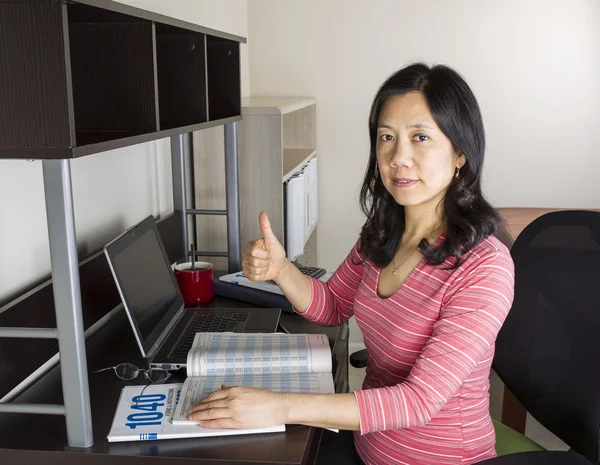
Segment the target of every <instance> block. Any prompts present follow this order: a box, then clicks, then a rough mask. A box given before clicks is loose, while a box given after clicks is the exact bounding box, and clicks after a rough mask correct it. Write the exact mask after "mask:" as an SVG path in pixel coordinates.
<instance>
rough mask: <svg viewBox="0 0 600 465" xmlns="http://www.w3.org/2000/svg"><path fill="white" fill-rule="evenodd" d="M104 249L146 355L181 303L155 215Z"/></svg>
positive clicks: (139, 342)
mask: <svg viewBox="0 0 600 465" xmlns="http://www.w3.org/2000/svg"><path fill="white" fill-rule="evenodd" d="M104 250H105V253H106V256H107V259H108V261H109V265H110V268H111V271H112V274H113V277H114V279H115V282H116V284H117V287H118V289H119V293H120V294H121V299H122V301H123V305H124V306H125V309H126V311H127V314H128V316H129V320H130V323H131V325H132V327H133V329H134V332H135V333H136V338H137V340H138V344H139V345H140V348H141V349H142V352H143V354H144V356H147V354H148V351H149V350H150V349H151V348H152V346H153V345H154V344H155V343H156V342H157V340H158V338H159V337H160V335H161V333H162V332H163V331H164V330H165V328H166V327H167V326H168V324H169V322H170V321H171V320H172V318H173V317H174V316H175V314H176V313H177V311H178V310H179V309H180V308H181V307H182V306H183V299H182V297H181V293H180V292H179V288H178V287H177V281H176V279H175V276H174V275H173V272H172V270H171V265H170V264H169V262H168V259H167V255H166V253H165V249H164V246H163V244H162V240H161V238H160V233H159V232H158V229H157V227H156V223H155V222H154V218H153V217H152V216H149V217H148V218H146V219H144V220H143V221H141V222H140V223H138V224H137V225H135V226H134V227H133V228H131V229H129V230H127V231H126V232H125V233H124V234H122V235H121V236H119V237H118V238H117V239H115V240H114V241H112V242H111V243H109V244H108V245H107V246H106V247H105V248H104Z"/></svg>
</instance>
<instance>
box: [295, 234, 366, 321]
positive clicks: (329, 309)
mask: <svg viewBox="0 0 600 465" xmlns="http://www.w3.org/2000/svg"><path fill="white" fill-rule="evenodd" d="M359 242H360V240H359V241H357V242H356V244H355V245H354V247H353V248H352V250H351V251H350V253H349V254H348V256H347V257H346V259H345V260H344V262H343V263H342V264H341V265H340V266H339V267H338V269H337V270H336V271H335V273H333V275H332V276H331V278H329V280H328V281H327V282H326V283H324V282H323V281H320V280H318V279H312V278H311V284H312V294H311V300H310V303H309V305H308V308H307V309H306V311H305V312H303V313H301V315H302V316H304V317H305V318H306V319H308V320H310V321H312V322H314V323H317V324H319V325H322V326H339V325H341V324H342V323H343V322H344V321H347V320H348V319H349V318H350V317H351V316H352V315H353V314H354V297H355V296H356V292H357V290H358V286H359V285H360V282H361V280H362V275H363V267H364V264H363V263H362V262H363V259H362V257H361V255H360V254H359V252H358V247H359Z"/></svg>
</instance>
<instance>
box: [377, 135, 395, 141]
mask: <svg viewBox="0 0 600 465" xmlns="http://www.w3.org/2000/svg"><path fill="white" fill-rule="evenodd" d="M379 139H380V140H383V141H386V142H389V141H391V140H394V138H393V137H392V136H391V135H390V134H382V135H380V136H379Z"/></svg>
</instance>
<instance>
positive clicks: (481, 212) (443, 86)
mask: <svg viewBox="0 0 600 465" xmlns="http://www.w3.org/2000/svg"><path fill="white" fill-rule="evenodd" d="M408 92H420V93H421V94H423V96H424V97H425V99H426V101H427V104H428V105H429V110H430V111H431V114H432V115H433V119H434V120H435V122H436V123H437V125H438V126H439V128H440V129H441V130H442V132H443V133H444V134H445V135H446V137H448V139H450V141H451V142H452V145H453V146H454V149H455V150H456V152H457V153H463V154H464V155H465V158H466V163H465V165H464V166H463V167H462V168H461V169H460V177H459V178H455V177H452V181H451V182H450V185H449V187H448V190H447V192H446V195H445V196H444V199H443V200H442V202H443V214H444V219H445V223H446V239H445V241H443V242H442V243H441V244H439V245H436V246H435V247H434V246H433V245H432V244H429V242H428V241H427V240H426V239H422V240H421V242H420V243H419V251H420V252H421V253H422V254H423V256H424V258H425V260H426V261H427V262H428V263H429V264H432V265H440V264H442V263H443V262H444V261H445V260H446V259H448V258H449V257H454V258H455V260H454V263H453V265H452V266H450V268H451V269H452V268H457V267H458V266H459V265H460V259H461V257H462V256H463V255H464V254H465V253H466V252H468V251H469V250H471V249H472V248H473V247H475V246H476V245H477V244H478V243H479V242H481V241H482V240H483V239H484V238H485V237H486V236H490V235H493V234H495V233H496V232H497V231H498V228H499V226H500V224H501V219H500V215H499V214H498V212H497V211H496V210H495V209H494V208H493V207H492V206H491V205H490V204H489V203H488V202H487V201H486V200H485V198H484V196H483V194H482V192H481V173H482V167H483V158H484V152H485V130H484V127H483V121H482V118H481V111H480V110H479V105H478V104H477V100H476V99H475V95H474V94H473V92H472V91H471V89H470V88H469V86H468V84H467V83H466V82H465V80H464V79H463V78H462V77H461V76H460V75H459V74H458V73H457V72H456V71H454V70H453V69H451V68H449V67H447V66H443V65H437V66H433V67H429V66H427V65H425V64H423V63H415V64H412V65H409V66H407V67H405V68H403V69H401V70H400V71H397V72H396V73H394V74H393V75H392V76H390V77H389V78H388V79H387V80H386V81H385V82H384V83H383V85H382V86H381V87H380V88H379V90H378V92H377V94H376V95H375V98H374V100H373V104H372V105H371V112H370V115H369V138H370V141H371V150H370V156H369V163H368V166H367V169H366V172H365V177H364V181H363V184H362V187H361V190H360V206H361V209H362V211H363V212H364V213H365V215H366V216H367V221H366V223H365V225H364V226H363V228H362V231H361V235H360V238H361V240H360V246H359V252H360V253H361V255H362V256H363V258H364V259H370V260H371V261H372V262H373V263H375V264H376V265H377V266H379V267H384V266H386V265H388V264H389V263H390V262H391V261H392V258H393V257H394V254H395V253H396V251H397V250H398V247H399V245H400V242H401V240H402V236H403V234H404V228H405V218H404V207H403V206H402V205H399V204H398V203H397V202H396V201H395V200H394V198H393V197H392V196H391V194H390V193H389V192H388V191H387V189H386V188H385V186H384V185H383V182H382V181H381V178H380V176H379V172H378V169H377V156H376V148H377V126H378V122H379V114H380V112H381V109H382V107H383V105H384V104H385V103H386V101H387V100H388V99H389V98H390V97H392V96H396V95H403V94H406V93H408Z"/></svg>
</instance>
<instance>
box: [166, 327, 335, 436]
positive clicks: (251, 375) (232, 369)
mask: <svg viewBox="0 0 600 465" xmlns="http://www.w3.org/2000/svg"><path fill="white" fill-rule="evenodd" d="M187 375H188V378H187V379H186V380H185V382H184V384H183V387H182V389H181V394H180V397H179V402H178V403H177V407H176V408H175V412H174V414H173V420H172V421H173V424H174V425H177V424H190V423H193V422H192V421H190V420H188V419H187V412H188V410H189V409H190V408H191V407H193V406H194V405H196V404H197V403H198V402H199V401H200V400H201V399H203V398H204V397H206V396H207V395H208V394H210V393H211V392H213V391H218V390H219V389H221V386H222V385H226V386H246V387H254V388H261V389H267V390H269V391H275V392H297V393H311V394H333V393H334V392H335V390H334V386H333V376H332V374H331V350H330V349H329V341H328V339H327V336H326V335H324V334H282V333H269V334H243V333H242V334H239V333H197V334H196V337H195V338H194V343H193V345H192V348H191V349H190V352H189V354H188V358H187Z"/></svg>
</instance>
